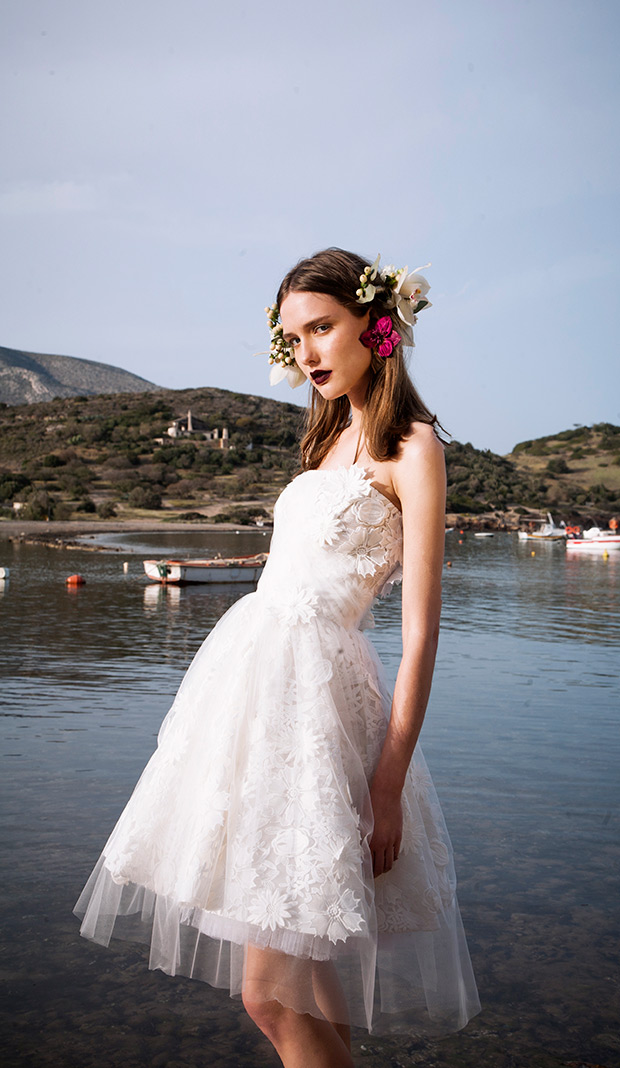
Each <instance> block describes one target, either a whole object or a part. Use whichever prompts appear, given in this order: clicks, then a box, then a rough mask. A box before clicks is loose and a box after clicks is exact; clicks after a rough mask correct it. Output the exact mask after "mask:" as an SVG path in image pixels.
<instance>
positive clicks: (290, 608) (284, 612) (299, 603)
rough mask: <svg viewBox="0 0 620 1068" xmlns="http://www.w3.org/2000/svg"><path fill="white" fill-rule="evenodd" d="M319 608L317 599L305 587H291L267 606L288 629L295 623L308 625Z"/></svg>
mask: <svg viewBox="0 0 620 1068" xmlns="http://www.w3.org/2000/svg"><path fill="white" fill-rule="evenodd" d="M318 606H319V601H318V597H317V596H316V594H314V593H313V592H312V590H309V589H307V588H306V587H305V586H293V587H292V588H291V589H288V590H282V591H281V593H280V595H279V597H278V599H277V601H274V602H273V603H271V604H270V605H269V610H270V611H271V612H273V614H274V615H276V616H277V617H278V619H280V620H281V622H282V623H285V624H286V625H287V626H289V627H293V626H295V624H296V623H309V622H310V620H311V619H313V618H314V616H316V613H317V608H318Z"/></svg>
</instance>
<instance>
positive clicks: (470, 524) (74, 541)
mask: <svg viewBox="0 0 620 1068" xmlns="http://www.w3.org/2000/svg"><path fill="white" fill-rule="evenodd" d="M531 518H533V519H534V521H535V522H538V519H537V518H536V517H531ZM528 519H530V517H529V516H528ZM522 523H523V518H522V517H520V516H515V514H514V513H510V512H503V513H500V512H488V513H482V514H481V515H472V516H463V515H458V514H454V513H448V514H447V515H446V527H447V528H448V527H449V528H453V527H458V528H459V529H460V530H463V531H465V530H472V531H477V530H492V531H494V532H509V533H510V532H513V533H514V532H515V531H517V530H518V529H519V527H520V526H521V525H522ZM272 529H273V528H272V526H271V524H266V525H265V526H264V527H257V526H255V525H254V524H244V523H213V522H209V520H208V519H204V520H180V521H176V520H174V519H173V518H169V519H166V520H162V519H159V518H158V519H155V518H154V519H147V518H140V519H117V520H114V519H92V520H86V519H84V520H83V519H50V520H44V519H30V520H20V519H3V520H0V542H2V541H14V542H21V543H22V544H26V545H28V544H30V545H44V546H47V547H48V548H52V549H73V550H76V549H79V550H82V551H83V552H119V553H120V552H125V551H126V550H125V549H121V548H118V547H116V546H113V545H111V546H107V545H101V544H93V545H88V544H85V543H84V542H83V541H80V540H78V539H81V538H84V537H85V536H87V535H89V534H123V533H135V534H170V533H176V532H177V531H178V532H180V533H188V532H191V531H195V532H197V533H205V534H212V533H215V532H217V531H234V530H241V531H243V532H244V533H270V532H271V530H272Z"/></svg>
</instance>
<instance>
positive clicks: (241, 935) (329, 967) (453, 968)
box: [74, 856, 480, 1035]
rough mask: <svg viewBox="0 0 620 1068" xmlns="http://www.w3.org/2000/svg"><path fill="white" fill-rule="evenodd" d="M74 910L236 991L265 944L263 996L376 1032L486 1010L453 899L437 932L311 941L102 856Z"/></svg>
mask: <svg viewBox="0 0 620 1068" xmlns="http://www.w3.org/2000/svg"><path fill="white" fill-rule="evenodd" d="M74 912H75V914H76V915H77V916H78V917H80V918H81V919H82V921H83V922H82V926H81V929H80V933H81V934H82V935H83V937H85V938H87V939H89V940H91V941H93V942H96V943H99V944H101V945H103V946H108V945H109V943H110V941H111V939H112V938H118V939H122V940H127V941H136V942H141V943H145V944H146V945H150V953H149V961H148V966H149V968H150V969H160V970H161V971H163V972H165V973H166V974H168V975H183V976H187V977H188V978H191V979H198V980H201V981H202V982H206V983H208V984H209V985H211V986H213V987H215V988H219V989H224V990H228V991H229V993H230V995H231V997H235V996H239V995H241V994H242V993H243V988H244V981H245V979H246V978H247V969H246V966H245V961H246V954H247V950H248V947H254V948H255V949H260V950H266V951H267V952H266V953H263V954H261V961H262V963H263V967H265V962H267V963H266V968H267V970H266V971H265V970H263V971H262V973H261V988H262V992H263V996H264V998H265V1000H276V1001H278V1002H280V1003H281V1004H282V1005H285V1006H286V1007H288V1008H292V1009H294V1010H295V1011H296V1012H299V1013H310V1014H311V1015H313V1016H316V1017H318V1018H321V1019H329V1020H331V1022H334V1023H347V1024H348V1023H350V1024H353V1025H356V1026H359V1027H363V1028H366V1029H367V1030H368V1031H369V1032H370V1033H373V1034H386V1033H402V1032H406V1033H410V1034H419V1035H441V1034H448V1033H451V1032H454V1031H458V1030H460V1029H461V1028H462V1027H464V1026H465V1025H466V1023H467V1022H468V1020H469V1019H471V1017H472V1016H474V1015H475V1014H476V1013H477V1012H479V1010H480V1003H479V1000H478V995H477V992H476V985H475V980H474V976H473V972H472V968H471V963H470V959H469V952H468V950H467V945H466V941H465V936H464V932H463V927H462V924H461V918H460V914H459V911H458V907H457V906H456V904H454V905H453V906H452V907H450V908H448V909H446V910H444V912H443V913H442V914H441V916H440V922H439V926H438V928H437V929H435V930H432V931H415V932H406V933H402V932H399V933H393V932H379V934H378V935H377V936H376V941H375V937H373V936H367V937H360V936H356V935H351V936H350V937H348V938H346V939H344V940H339V941H338V942H337V943H331V942H330V941H329V939H317V938H313V939H311V940H310V942H309V940H308V936H307V935H304V934H303V933H300V932H296V931H290V930H286V929H281V928H276V929H275V930H273V931H272V930H269V929H267V930H264V929H261V928H260V927H258V926H256V925H254V924H250V923H246V922H244V921H240V920H237V919H234V918H232V917H225V916H221V915H217V914H215V913H210V912H208V911H206V910H203V909H199V908H196V907H193V906H187V905H182V904H179V903H178V902H174V901H172V900H171V899H169V898H166V897H164V896H163V895H161V894H156V893H154V892H153V891H152V890H147V889H145V888H144V887H140V886H137V885H136V884H135V883H125V884H124V885H123V884H120V883H118V882H115V880H114V879H113V877H112V875H111V873H110V871H109V870H108V869H107V868H106V867H105V858H104V857H103V856H102V857H101V858H100V860H99V862H98V864H97V865H96V867H95V869H94V871H93V873H92V875H91V877H90V879H89V881H88V883H87V884H86V886H85V887H84V890H83V892H82V894H81V895H80V898H79V900H78V902H77V904H76V906H75V909H74ZM311 943H312V944H311Z"/></svg>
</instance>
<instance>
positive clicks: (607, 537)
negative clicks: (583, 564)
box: [566, 526, 620, 551]
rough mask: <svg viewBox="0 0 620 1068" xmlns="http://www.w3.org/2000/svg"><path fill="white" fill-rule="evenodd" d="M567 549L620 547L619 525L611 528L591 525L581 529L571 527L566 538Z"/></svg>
mask: <svg viewBox="0 0 620 1068" xmlns="http://www.w3.org/2000/svg"><path fill="white" fill-rule="evenodd" d="M566 548H567V549H579V550H581V551H583V550H587V549H620V531H618V528H617V526H615V527H612V528H611V529H610V530H601V528H600V527H589V528H588V529H587V530H581V527H569V528H568V536H567V538H566Z"/></svg>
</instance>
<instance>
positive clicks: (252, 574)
mask: <svg viewBox="0 0 620 1068" xmlns="http://www.w3.org/2000/svg"><path fill="white" fill-rule="evenodd" d="M267 555H268V554H267V553H255V554H254V556H231V557H226V558H224V559H222V558H221V557H216V558H215V559H213V560H144V561H143V563H144V570H145V572H146V576H147V578H149V579H151V581H152V582H161V583H163V584H164V585H172V584H174V585H176V586H186V585H189V584H190V583H191V584H194V583H201V584H202V583H207V582H209V583H212V582H226V583H228V582H246V583H247V582H249V583H252V582H257V581H258V579H259V578H260V575H261V572H262V570H263V568H264V566H265V562H266V560H267Z"/></svg>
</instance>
